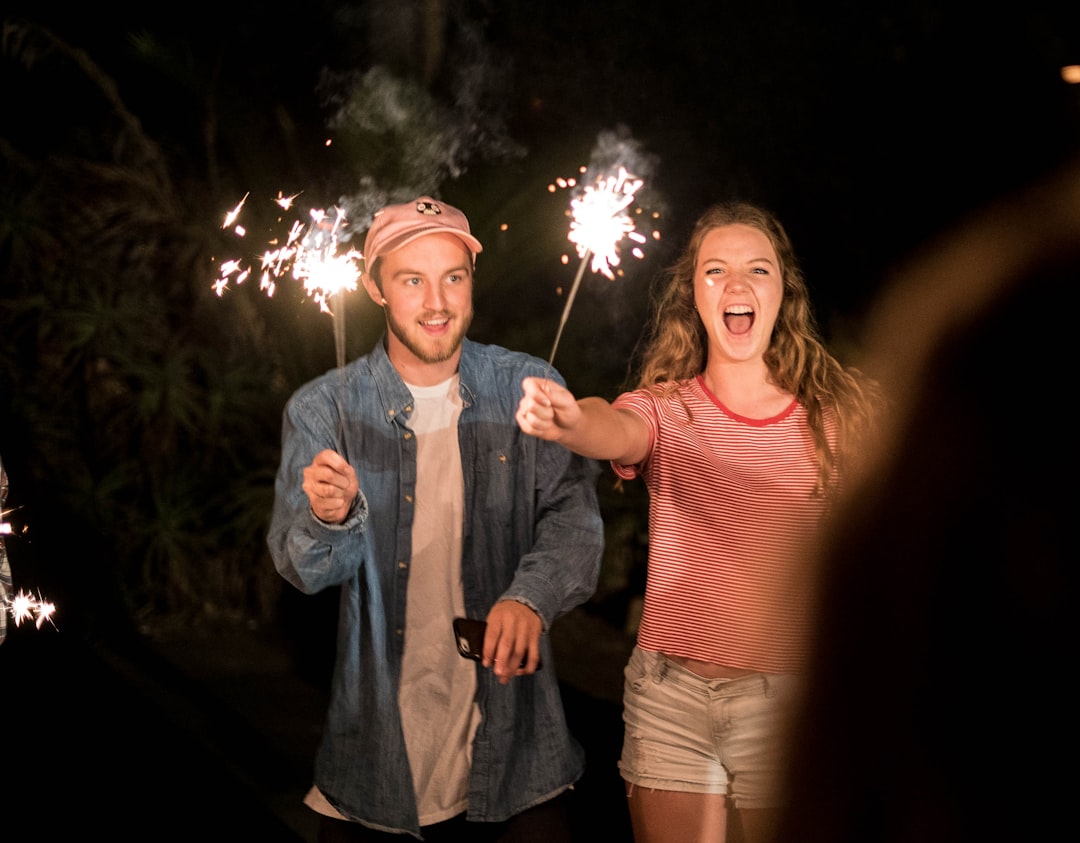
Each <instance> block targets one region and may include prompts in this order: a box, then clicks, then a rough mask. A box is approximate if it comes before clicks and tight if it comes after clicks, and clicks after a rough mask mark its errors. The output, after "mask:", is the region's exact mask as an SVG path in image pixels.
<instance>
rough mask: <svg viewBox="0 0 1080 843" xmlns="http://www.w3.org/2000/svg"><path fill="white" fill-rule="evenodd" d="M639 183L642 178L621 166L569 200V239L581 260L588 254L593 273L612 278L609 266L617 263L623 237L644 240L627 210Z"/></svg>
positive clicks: (613, 277) (612, 273)
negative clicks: (612, 174) (614, 173)
mask: <svg viewBox="0 0 1080 843" xmlns="http://www.w3.org/2000/svg"><path fill="white" fill-rule="evenodd" d="M641 185H642V180H641V179H639V178H637V177H636V176H632V175H629V174H628V173H627V172H626V168H624V167H620V168H619V172H618V174H617V175H614V176H608V177H607V178H601V179H600V180H599V181H598V182H597V183H596V184H595V185H587V186H586V187H585V191H584V193H582V195H581V196H579V197H577V198H575V199H573V200H571V202H570V208H571V216H572V220H571V222H570V234H569V235H568V238H569V240H570V242H572V243H574V244H575V245H576V246H577V253H578V257H579V258H581V259H582V260H585V259H586V258H587V257H589V256H590V255H591V257H592V260H591V264H590V267H591V269H592V271H593V272H599V273H601V274H602V275H604V276H606V277H607V278H609V279H611V280H615V273H614V272H613V271H612V267H616V266H618V265H619V252H618V245H619V243H620V242H621V241H622V239H623V238H624V237H627V238H629V239H631V240H634V241H635V242H637V243H644V242H645V239H646V238H645V237H644V236H643V235H642V234H640V233H639V232H638V231H637V228H636V226H635V225H634V221H633V220H632V219H631V218H630V215H629V214H628V213H627V211H626V209H627V208H628V207H630V205H631V203H632V202H633V201H634V194H635V193H637V191H638V189H639V188H640V187H641Z"/></svg>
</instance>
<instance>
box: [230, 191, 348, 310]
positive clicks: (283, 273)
mask: <svg viewBox="0 0 1080 843" xmlns="http://www.w3.org/2000/svg"><path fill="white" fill-rule="evenodd" d="M299 195H300V194H298V193H297V194H293V195H292V196H285V195H284V194H282V193H281V192H280V191H279V192H278V195H277V198H276V199H275V200H274V202H275V204H277V205H278V207H280V208H281V209H282V210H286V211H287V210H289V209H290V208H292V206H293V202H294V201H295V200H296V197H297V196H299ZM246 200H247V196H244V198H243V199H241V200H240V203H239V204H238V205H237V206H236V207H235V208H234V209H233V210H232V211H230V212H229V213H228V214H227V215H226V217H225V223H224V225H223V226H222V227H223V228H228V227H229V226H231V225H233V224H234V223H235V222H236V220H237V217H238V216H239V214H240V211H241V209H242V208H243V206H244V203H245V201H246ZM309 217H310V219H309V220H308V222H307V223H304V222H301V221H300V220H296V221H294V222H293V224H292V226H291V227H290V229H289V232H288V235H287V237H286V240H285V245H284V246H281V247H279V248H271V249H267V250H266V251H264V252H263V254H262V258H261V266H260V272H261V274H260V278H259V289H261V290H263V291H264V292H265V293H266V294H267V295H268V296H272V295H274V292H275V291H276V290H277V282H278V280H279V279H281V278H283V277H292V278H293V279H295V280H297V281H300V282H301V283H302V284H303V285H304V291H305V292H306V293H307V294H308V296H310V297H311V298H312V299H314V300H315V302H317V303H318V305H319V309H320V310H322V311H323V312H324V313H330V314H331V315H332V312H331V310H330V301H331V300H332V299H333V298H334V296H336V295H338V294H340V293H344V292H347V291H351V290H355V289H356V287H357V284H358V282H359V278H360V269H359V265H358V261H359V260H360V259H361V257H362V255H361V254H360V252H358V251H356V250H354V249H350V250H348V251H346V252H343V253H341V254H338V238H339V236H340V234H341V230H342V228H343V227H344V225H345V212H344V211H343V210H341V209H340V208H335V209H334V210H333V213H332V214H328V213H327V212H326V211H325V210H323V209H314V208H313V209H312V210H311V211H310V213H309ZM235 230H236V232H237V233H238V234H239V236H243V230H242V229H241V228H240V226H237V227H236V229H235ZM251 272H252V269H251V267H250V266H249V265H248V264H247V263H246V262H244V261H243V260H237V259H230V260H226V261H224V262H223V263H222V264H221V267H220V275H219V277H218V279H217V280H216V281H215V282H214V284H213V289H214V292H215V293H216V294H217V295H218V296H219V297H220V296H222V295H224V293H225V290H226V289H227V288H228V287H229V285H230V284H233V285H240V284H243V283H244V281H245V280H247V278H248V276H249V275H250V274H251Z"/></svg>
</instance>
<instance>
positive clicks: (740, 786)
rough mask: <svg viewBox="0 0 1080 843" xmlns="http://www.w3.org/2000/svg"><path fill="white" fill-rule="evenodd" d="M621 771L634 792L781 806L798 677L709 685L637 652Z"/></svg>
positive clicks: (629, 670) (629, 677)
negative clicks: (783, 745) (779, 790)
mask: <svg viewBox="0 0 1080 843" xmlns="http://www.w3.org/2000/svg"><path fill="white" fill-rule="evenodd" d="M623 675H624V677H625V683H624V686H623V721H624V723H625V724H626V729H625V734H624V737H623V750H622V758H621V759H620V760H619V770H620V772H621V775H622V777H623V778H624V779H625V780H626V781H627V782H629V783H630V784H632V785H640V786H641V787H648V788H654V789H657V790H677V791H684V792H689V793H723V794H727V795H728V797H729V798H730V799H731V800H732V801H733V802H734V804H735V805H736V807H742V808H770V807H774V806H775V804H776V799H775V787H776V779H777V776H778V775H779V773H780V771H781V765H782V763H783V759H782V754H781V749H780V731H781V729H782V728H783V727H784V725H785V723H786V719H785V718H786V717H787V716H788V712H789V711H790V710H791V706H792V704H793V702H794V699H795V694H796V693H797V691H798V689H799V685H800V683H799V679H798V677H796V676H789V675H776V674H766V673H753V674H750V675H748V676H743V677H740V678H738V679H705V678H704V677H702V676H698V675H697V674H696V673H694V672H692V671H690V670H687V669H686V668H685V667H683V666H682V665H680V664H679V663H678V662H675V661H672V660H671V659H669V658H667V657H666V656H665V655H663V654H662V653H653V652H647V651H645V650H641V649H639V648H638V647H635V648H634V650H633V652H632V653H631V654H630V661H629V662H628V663H627V665H626V669H625V670H624V671H623Z"/></svg>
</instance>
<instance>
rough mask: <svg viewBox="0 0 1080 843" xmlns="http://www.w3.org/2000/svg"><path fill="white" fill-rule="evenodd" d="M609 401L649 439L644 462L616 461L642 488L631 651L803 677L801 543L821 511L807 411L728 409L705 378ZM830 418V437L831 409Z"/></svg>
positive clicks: (805, 616) (794, 406) (805, 603)
mask: <svg viewBox="0 0 1080 843" xmlns="http://www.w3.org/2000/svg"><path fill="white" fill-rule="evenodd" d="M680 396H681V398H682V401H680ZM683 402H685V405H686V406H687V407H689V409H690V413H691V415H690V416H688V415H687V412H686V408H685V407H684V405H683ZM614 405H615V406H616V407H619V408H623V409H628V410H632V411H633V412H635V413H637V414H638V415H639V416H641V417H642V418H643V419H644V420H645V422H646V423H647V424H648V426H649V429H650V432H651V436H652V444H651V447H650V450H649V455H648V457H647V458H646V459H645V460H644V461H643V462H642V463H641V464H640V465H637V466H624V465H618V464H614V463H613V464H612V468H613V469H614V471H615V473H616V474H617V475H618V476H620V477H622V478H624V479H631V478H633V477H637V476H638V475H640V476H641V477H642V478H643V479H644V481H645V484H646V486H647V487H648V490H649V562H648V573H647V578H646V586H645V606H644V612H643V614H642V618H641V625H640V627H639V630H638V646H640V647H641V648H642V649H644V650H652V651H658V652H663V653H667V654H669V655H674V656H684V657H687V658H692V659H699V660H702V661H708V662H713V663H715V664H721V665H727V666H729V667H738V668H746V669H750V670H755V671H760V672H763V673H796V672H798V671H799V670H800V669H801V668H802V664H803V658H804V655H805V649H806V644H807V641H806V637H807V633H808V629H809V614H810V596H811V595H810V584H811V580H810V577H809V574H810V572H809V569H808V568H809V561H808V559H809V557H808V554H807V552H806V549H807V548H808V547H809V543H810V542H811V541H812V540H813V537H814V535H815V533H816V531H817V529H818V527H819V525H820V522H821V520H822V517H823V515H824V514H825V507H826V503H825V501H824V499H823V498H822V497H821V496H814V495H813V489H814V484H815V481H816V480H817V464H816V462H815V459H814V445H813V441H812V439H811V435H810V430H809V428H808V427H807V424H806V410H805V408H804V407H803V406H802V405H801V404H799V403H798V402H797V401H795V400H792V403H791V405H790V406H789V407H788V408H787V409H786V410H784V412H782V413H781V414H779V415H778V416H775V417H774V418H769V419H748V418H745V417H743V416H739V415H737V414H735V413H733V412H731V411H730V410H728V409H727V408H725V407H724V406H723V405H722V404H721V403H720V401H719V400H718V399H717V398H716V396H715V395H713V394H712V393H711V392H709V390H708V388H707V387H706V386H705V383H704V381H703V379H702V378H701V377H700V376H699V377H697V378H694V379H692V380H687V381H685V382H682V383H681V384H680V385H679V388H678V392H677V393H673V394H671V395H667V396H664V397H660V396H658V395H657V394H656V393H655V392H652V391H651V390H648V389H639V390H635V391H633V392H627V393H624V394H623V395H620V396H619V397H618V398H617V399H616V400H615V402H614ZM826 423H827V427H826V430H827V431H828V432H829V435H830V436H831V435H832V433H833V424H832V417H831V415H828V414H827V415H826Z"/></svg>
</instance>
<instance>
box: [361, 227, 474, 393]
mask: <svg viewBox="0 0 1080 843" xmlns="http://www.w3.org/2000/svg"><path fill="white" fill-rule="evenodd" d="M379 276H380V278H381V280H382V290H381V292H380V291H379V290H378V288H376V286H375V283H374V281H373V280H371V279H369V278H367V276H365V280H364V284H365V287H366V288H367V291H368V294H369V295H370V296H371V297H372V299H374V300H375V302H376V303H377V304H381V305H382V307H383V309H384V310H385V311H386V323H387V326H388V327H389V334H388V344H389V348H388V351H389V354H390V360H391V362H392V363H393V364H394V366H395V368H397V369H398V371H399V372H400V373H401V375H402V377H403V378H404V380H405V381H407V382H408V383H412V384H416V385H417V386H425V385H431V384H435V383H439V382H441V381H442V380H445V379H446V378H448V377H450V376H451V375H453V374H454V372H456V371H457V364H458V358H459V357H460V356H461V341H462V339H463V338H464V336H465V332H466V331H467V330H468V329H469V325H470V323H471V322H472V316H473V309H472V282H473V258H472V253H471V252H470V251H469V250H468V248H467V247H466V246H465V244H464V243H463V242H462V241H461V240H460V239H458V238H457V237H455V236H454V235H453V234H446V233H439V234H428V235H425V236H423V237H420V238H418V239H416V240H413V241H412V242H411V243H408V244H406V245H404V246H402V247H401V248H400V249H395V250H394V251H392V252H389V253H387V254H386V255H384V256H383V257H382V260H381V263H380V271H379Z"/></svg>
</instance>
